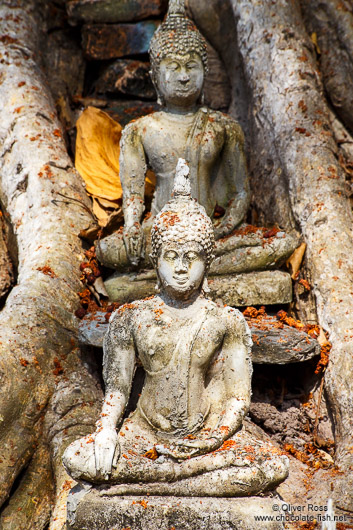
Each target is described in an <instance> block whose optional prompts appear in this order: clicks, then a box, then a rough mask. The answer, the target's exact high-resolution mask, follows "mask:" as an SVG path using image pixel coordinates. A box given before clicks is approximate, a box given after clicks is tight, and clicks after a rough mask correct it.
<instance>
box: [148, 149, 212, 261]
mask: <svg viewBox="0 0 353 530" xmlns="http://www.w3.org/2000/svg"><path fill="white" fill-rule="evenodd" d="M187 242H194V243H198V244H199V245H200V246H201V248H202V249H203V250H204V252H205V255H206V267H207V270H208V269H209V267H210V265H211V263H212V260H213V258H214V253H213V251H214V244H215V240H214V231H213V224H212V221H211V219H210V218H209V217H208V215H207V213H206V210H205V208H204V207H203V206H201V204H199V203H198V202H197V201H196V200H195V199H192V197H191V186H190V179H189V167H188V165H187V163H186V162H185V160H184V159H183V158H179V160H178V165H177V167H176V171H175V178H174V187H173V194H172V199H171V200H170V201H169V202H167V203H166V204H165V205H164V207H163V208H162V210H161V211H160V212H159V214H158V215H156V218H155V220H154V223H153V226H152V231H151V247H152V252H151V258H152V260H153V261H154V263H156V260H157V258H158V256H159V254H160V251H161V248H162V245H163V244H167V243H177V244H178V245H181V244H183V243H187Z"/></svg>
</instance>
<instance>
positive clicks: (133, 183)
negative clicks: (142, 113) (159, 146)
mask: <svg viewBox="0 0 353 530" xmlns="http://www.w3.org/2000/svg"><path fill="white" fill-rule="evenodd" d="M146 171H147V165H146V156H145V152H144V148H143V141H142V138H141V135H140V131H139V126H138V124H137V123H132V124H130V125H128V126H127V127H125V129H124V131H123V134H122V137H121V142H120V181H121V185H122V188H123V212H124V231H123V238H124V243H125V247H126V252H127V255H128V258H129V260H130V261H131V263H132V264H133V265H137V264H138V262H139V261H140V259H141V257H142V255H143V252H144V237H143V231H142V227H141V218H142V214H143V212H144V209H145V204H144V191H145V175H146Z"/></svg>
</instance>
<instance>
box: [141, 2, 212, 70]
mask: <svg viewBox="0 0 353 530" xmlns="http://www.w3.org/2000/svg"><path fill="white" fill-rule="evenodd" d="M192 52H195V53H197V54H198V55H199V56H200V58H201V60H202V63H203V65H204V69H205V72H207V45H206V41H205V39H204V38H203V36H202V35H201V33H200V32H199V30H198V29H197V27H196V26H195V24H194V23H193V22H192V21H191V20H190V19H189V18H188V17H187V16H186V11H185V4H184V0H170V1H169V8H168V14H167V18H166V19H165V21H164V22H163V23H162V24H161V25H160V26H159V28H158V29H157V31H156V32H155V34H154V35H153V37H152V40H151V44H150V49H149V54H150V60H151V66H152V73H153V72H155V71H156V69H158V67H159V65H160V63H161V61H162V60H163V59H165V58H168V57H171V58H173V57H175V56H177V55H185V54H187V53H192Z"/></svg>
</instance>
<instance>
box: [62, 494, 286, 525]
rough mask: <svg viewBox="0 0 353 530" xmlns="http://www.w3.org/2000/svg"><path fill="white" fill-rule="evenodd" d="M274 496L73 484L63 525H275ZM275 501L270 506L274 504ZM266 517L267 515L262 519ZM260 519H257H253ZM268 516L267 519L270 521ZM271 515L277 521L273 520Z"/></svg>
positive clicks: (278, 502)
mask: <svg viewBox="0 0 353 530" xmlns="http://www.w3.org/2000/svg"><path fill="white" fill-rule="evenodd" d="M280 504H281V502H280V501H278V500H277V499H275V498H268V497H247V498H231V499H225V498H215V497H155V496H148V495H146V496H145V497H139V496H117V495H114V489H113V488H112V489H111V490H109V489H106V488H104V489H100V488H92V489H91V490H89V489H87V490H84V489H83V487H82V486H76V488H74V489H73V490H71V492H70V494H69V497H68V523H67V528H68V529H69V530H74V529H75V530H127V529H129V530H157V529H158V530H245V529H246V530H258V529H259V528H263V529H266V530H279V529H282V528H284V524H283V522H282V521H281V519H284V517H283V512H280V511H277V508H279V506H280ZM275 505H276V506H275ZM266 516H268V520H263V519H264V517H266ZM260 518H262V520H259V519H260ZM271 518H273V520H271ZM276 519H277V520H276Z"/></svg>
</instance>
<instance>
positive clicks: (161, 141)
mask: <svg viewBox="0 0 353 530" xmlns="http://www.w3.org/2000/svg"><path fill="white" fill-rule="evenodd" d="M150 60H151V76H152V80H153V83H154V85H155V88H156V91H157V94H158V101H159V103H160V104H161V106H162V109H161V111H160V112H155V113H153V114H150V115H148V116H144V117H141V118H139V119H137V120H135V121H133V122H131V123H130V124H129V125H128V126H127V127H125V129H124V131H123V134H122V138H121V143H120V146H121V151H120V179H121V184H122V189H123V213H124V228H123V231H120V232H119V231H118V232H116V233H114V234H112V235H111V236H108V237H106V238H104V239H102V240H100V241H99V242H98V243H97V246H96V250H97V256H98V258H99V260H100V261H101V263H102V264H103V265H105V266H107V267H110V268H112V269H115V270H117V271H120V272H122V271H123V272H126V271H127V270H128V269H129V267H130V266H132V268H134V267H135V269H136V267H138V268H140V269H145V268H149V267H150V266H151V265H150V262H149V258H148V256H149V253H150V231H151V226H152V224H153V219H154V217H155V215H156V214H158V212H160V211H161V209H162V208H163V206H164V205H165V203H166V202H167V201H168V200H169V197H170V193H171V191H172V186H173V174H174V169H175V166H176V163H177V160H178V158H183V159H185V160H186V161H187V162H188V164H189V167H190V181H191V190H192V195H193V197H195V198H196V199H197V200H198V202H199V203H200V204H201V205H202V206H203V207H204V208H205V210H206V213H207V215H209V216H210V217H211V218H212V221H213V224H214V231H215V238H216V246H215V254H216V259H215V261H214V262H213V265H212V268H211V271H210V272H211V274H218V275H220V274H227V273H230V274H232V273H239V272H248V271H254V270H264V269H271V268H275V267H277V266H278V265H280V264H281V263H282V262H283V261H284V260H285V259H286V258H287V257H288V256H289V255H290V254H291V253H292V252H293V250H294V249H295V247H296V244H297V242H296V239H295V238H294V237H292V236H290V235H286V234H285V233H284V232H280V231H277V233H276V231H274V234H273V237H270V238H267V239H266V238H265V239H264V238H263V234H264V229H261V228H259V229H252V230H250V231H249V230H247V229H246V227H244V226H242V223H243V222H244V219H245V216H246V213H247V210H248V207H249V203H250V189H249V180H248V175H247V169H246V160H245V155H244V136H243V132H242V129H241V127H240V126H239V124H238V123H237V122H236V121H235V120H233V119H232V118H231V117H230V116H227V115H226V114H223V113H222V112H219V111H215V110H211V109H209V108H207V107H205V106H204V105H203V104H202V99H203V84H204V76H205V73H206V72H207V51H206V42H205V40H204V38H203V37H202V35H201V34H200V33H199V31H198V30H197V28H196V27H195V25H194V24H193V23H192V22H191V21H190V20H189V19H188V18H187V17H186V15H185V7H184V1H183V0H171V1H170V3H169V11H168V15H167V18H166V20H165V22H164V23H163V24H161V26H160V27H159V28H158V30H157V31H156V32H155V34H154V36H153V38H152V41H151V44H150ZM148 170H151V171H152V172H153V173H154V174H155V178H156V183H155V191H154V196H153V200H152V204H151V212H150V213H149V215H148V216H145V218H143V216H144V212H145V198H144V192H145V177H146V172H147V171H148Z"/></svg>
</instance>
